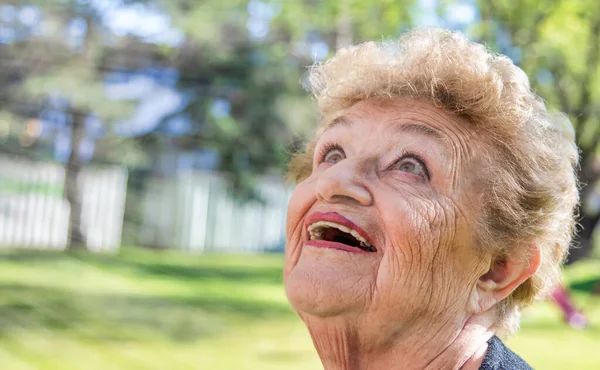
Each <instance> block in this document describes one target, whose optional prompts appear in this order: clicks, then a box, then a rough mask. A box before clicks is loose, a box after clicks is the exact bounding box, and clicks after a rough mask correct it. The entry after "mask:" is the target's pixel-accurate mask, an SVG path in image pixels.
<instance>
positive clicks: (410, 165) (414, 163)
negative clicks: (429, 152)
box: [394, 158, 429, 178]
mask: <svg viewBox="0 0 600 370" xmlns="http://www.w3.org/2000/svg"><path fill="white" fill-rule="evenodd" d="M394 167H395V169H396V170H398V171H402V172H408V173H412V174H415V175H417V176H420V177H423V178H428V177H429V174H428V172H427V169H426V168H425V166H424V165H423V164H422V163H420V162H419V161H418V160H416V159H414V158H401V159H400V160H399V161H398V162H396V165H395V166H394Z"/></svg>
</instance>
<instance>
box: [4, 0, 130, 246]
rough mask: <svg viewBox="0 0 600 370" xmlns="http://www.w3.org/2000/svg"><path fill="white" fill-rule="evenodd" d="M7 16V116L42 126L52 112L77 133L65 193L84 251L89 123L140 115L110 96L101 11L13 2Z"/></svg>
mask: <svg viewBox="0 0 600 370" xmlns="http://www.w3.org/2000/svg"><path fill="white" fill-rule="evenodd" d="M10 3H12V5H11V4H10ZM2 11H3V12H4V14H5V15H6V14H8V15H9V16H5V17H3V21H4V22H3V24H2V25H1V26H2V31H3V32H4V35H7V34H8V35H11V37H10V38H9V39H8V40H3V43H4V44H5V45H4V46H3V48H2V50H1V51H0V57H2V64H3V66H5V67H6V69H4V73H3V74H2V75H0V78H3V80H4V81H3V82H5V84H3V85H2V88H1V89H0V97H1V98H2V102H3V104H2V105H1V106H0V108H3V111H4V114H5V115H10V116H11V117H15V116H17V117H18V116H21V117H24V118H27V117H30V118H32V119H34V121H31V122H34V123H35V122H36V121H35V120H37V119H38V118H39V117H40V115H41V114H42V113H43V112H44V111H45V110H48V109H52V110H58V111H60V113H62V114H63V116H64V117H65V120H66V122H67V124H68V131H69V132H70V134H69V147H70V154H69V156H68V159H67V161H66V163H65V166H64V167H65V183H64V188H63V189H64V197H65V199H66V200H67V201H68V203H69V205H70V213H69V215H70V216H69V242H68V246H69V248H84V247H85V244H86V237H85V234H84V232H83V230H82V228H81V200H80V192H79V188H78V184H77V179H78V177H79V174H80V173H81V170H82V167H83V161H82V158H81V155H80V149H81V148H82V147H83V145H84V139H85V137H86V136H87V135H88V133H87V132H86V124H87V123H88V121H89V120H91V119H96V120H99V121H100V122H104V123H106V122H111V121H112V120H115V119H117V118H123V117H126V116H128V115H130V114H131V111H132V105H131V104H130V103H126V102H122V101H114V100H110V99H108V98H107V96H106V93H105V86H104V80H105V77H106V72H107V71H106V69H105V68H104V66H105V60H104V59H105V55H106V48H107V43H106V42H105V38H106V33H107V32H106V27H105V26H104V24H103V20H102V14H101V11H99V10H98V9H97V8H96V7H95V6H94V5H93V4H92V3H90V2H87V1H75V0H72V1H44V0H38V1H30V2H29V3H28V4H23V3H22V2H20V1H7V2H3V6H2ZM56 102H59V104H56ZM57 105H58V106H57ZM46 150H48V148H46ZM28 152H30V153H31V150H29V151H28Z"/></svg>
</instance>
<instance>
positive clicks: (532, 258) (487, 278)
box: [470, 244, 542, 312]
mask: <svg viewBox="0 0 600 370" xmlns="http://www.w3.org/2000/svg"><path fill="white" fill-rule="evenodd" d="M529 247H530V248H529V253H528V254H527V255H522V254H518V253H512V254H509V255H508V256H506V257H504V258H502V259H498V260H495V261H492V262H491V264H490V268H489V270H488V271H487V272H486V273H485V274H483V275H481V276H480V277H479V280H478V281H477V285H476V287H475V292H474V293H475V294H473V295H472V297H471V299H472V302H470V303H471V307H472V309H473V310H474V311H476V312H483V311H486V310H488V309H489V308H490V307H492V306H493V305H494V304H496V303H497V302H500V301H501V300H503V299H504V298H506V297H507V296H508V295H509V294H510V293H512V292H513V291H514V290H515V289H517V287H518V286H519V285H521V284H522V283H523V282H524V281H525V280H527V279H528V278H529V277H530V276H531V275H533V274H535V272H536V271H537V269H538V268H539V267H540V264H541V262H542V251H541V249H540V248H539V247H538V246H537V244H531V245H530V246H529Z"/></svg>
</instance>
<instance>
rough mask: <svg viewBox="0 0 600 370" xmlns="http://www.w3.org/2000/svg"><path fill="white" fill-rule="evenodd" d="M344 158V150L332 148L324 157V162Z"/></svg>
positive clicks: (334, 161)
mask: <svg viewBox="0 0 600 370" xmlns="http://www.w3.org/2000/svg"><path fill="white" fill-rule="evenodd" d="M342 159H344V152H342V151H341V150H340V149H331V150H329V151H328V152H327V153H326V154H325V156H324V157H323V162H327V163H338V162H339V161H341V160H342Z"/></svg>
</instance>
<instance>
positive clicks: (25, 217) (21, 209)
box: [0, 157, 127, 251]
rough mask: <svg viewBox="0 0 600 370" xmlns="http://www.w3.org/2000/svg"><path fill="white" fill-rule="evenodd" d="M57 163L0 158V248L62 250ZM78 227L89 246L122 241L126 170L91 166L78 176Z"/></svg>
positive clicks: (112, 246)
mask: <svg viewBox="0 0 600 370" xmlns="http://www.w3.org/2000/svg"><path fill="white" fill-rule="evenodd" d="M64 179H65V174H64V169H63V168H62V166H61V165H59V164H55V163H45V162H30V161H25V160H21V159H16V158H12V157H0V247H1V246H4V247H24V248H39V249H64V248H65V247H66V244H67V236H68V220H69V211H70V209H69V203H68V202H67V201H66V200H65V199H64V198H63V195H62V194H63V184H64ZM79 181H80V182H81V183H80V186H79V190H80V192H81V200H82V215H81V217H82V220H81V222H82V225H81V227H82V231H83V232H84V234H85V235H86V237H87V248H88V249H90V250H92V251H116V250H118V249H119V246H120V244H121V232H122V227H123V212H124V207H125V193H126V186H127V172H126V171H125V170H123V169H122V168H119V167H106V168H90V169H86V170H84V171H83V173H82V174H81V177H80V178H79Z"/></svg>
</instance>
